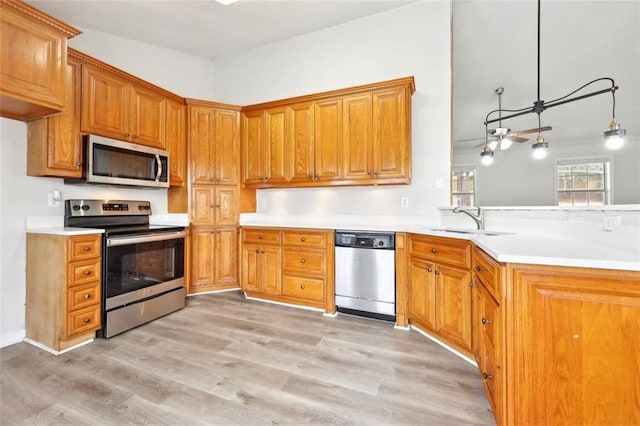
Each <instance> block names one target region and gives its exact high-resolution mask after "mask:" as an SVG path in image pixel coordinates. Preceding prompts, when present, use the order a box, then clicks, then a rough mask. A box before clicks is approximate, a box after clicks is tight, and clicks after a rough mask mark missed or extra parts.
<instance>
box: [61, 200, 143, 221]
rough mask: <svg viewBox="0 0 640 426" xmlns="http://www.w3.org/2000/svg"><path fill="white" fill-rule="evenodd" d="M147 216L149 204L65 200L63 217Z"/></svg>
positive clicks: (127, 201) (139, 202) (125, 201)
mask: <svg viewBox="0 0 640 426" xmlns="http://www.w3.org/2000/svg"><path fill="white" fill-rule="evenodd" d="M125 215H126V216H149V215H151V202H149V201H130V200H66V202H65V217H77V216H125Z"/></svg>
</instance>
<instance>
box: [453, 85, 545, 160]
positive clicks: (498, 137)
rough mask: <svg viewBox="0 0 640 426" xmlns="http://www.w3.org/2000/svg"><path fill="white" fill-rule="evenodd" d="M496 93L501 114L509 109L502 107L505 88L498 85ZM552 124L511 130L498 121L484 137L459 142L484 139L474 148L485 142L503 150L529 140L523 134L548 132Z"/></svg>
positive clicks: (492, 147)
mask: <svg viewBox="0 0 640 426" xmlns="http://www.w3.org/2000/svg"><path fill="white" fill-rule="evenodd" d="M494 93H495V94H496V95H498V110H497V111H498V114H501V113H502V111H508V110H503V109H502V93H504V88H502V87H498V88H497V89H496V90H494ZM551 129H552V127H551V126H545V127H535V128H533V129H526V130H516V131H511V129H509V128H507V127H502V122H501V121H500V120H499V121H498V127H496V128H495V129H487V136H486V137H482V138H471V139H461V140H458V142H470V141H479V140H482V141H484V142H482V143H481V144H478V145H475V146H474V148H478V147H480V146H483V145H485V144H488V147H489V149H490V150H491V151H495V150H496V148H499V149H500V150H501V151H503V150H505V149H509V147H510V146H511V145H512V144H513V143H514V142H516V143H523V142H526V141H528V140H529V139H528V138H523V137H522V136H521V135H527V134H529V133H539V132H546V131H547V130H551Z"/></svg>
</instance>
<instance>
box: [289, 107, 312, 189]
mask: <svg viewBox="0 0 640 426" xmlns="http://www.w3.org/2000/svg"><path fill="white" fill-rule="evenodd" d="M290 110H291V120H290V130H289V134H290V135H291V144H292V151H291V156H290V158H291V165H290V166H291V182H309V181H312V180H315V172H314V170H313V149H314V105H313V103H311V102H305V103H302V104H294V105H292V106H291V107H290Z"/></svg>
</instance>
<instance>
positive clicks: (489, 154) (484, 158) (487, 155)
mask: <svg viewBox="0 0 640 426" xmlns="http://www.w3.org/2000/svg"><path fill="white" fill-rule="evenodd" d="M480 162H482V164H483V165H485V166H490V165H491V164H492V163H493V151H492V150H491V149H490V148H489V145H488V144H485V146H484V149H483V150H482V152H481V153H480Z"/></svg>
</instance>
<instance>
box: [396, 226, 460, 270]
mask: <svg viewBox="0 0 640 426" xmlns="http://www.w3.org/2000/svg"><path fill="white" fill-rule="evenodd" d="M409 253H410V255H411V256H415V257H420V258H422V259H426V260H431V261H435V262H438V263H448V264H450V265H455V266H462V267H464V268H468V267H469V266H471V243H470V242H469V241H466V240H456V239H453V238H440V237H429V236H425V235H415V234H413V235H411V238H410V239H409Z"/></svg>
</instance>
